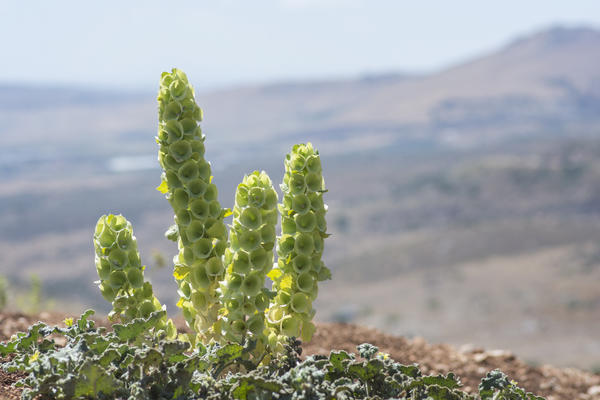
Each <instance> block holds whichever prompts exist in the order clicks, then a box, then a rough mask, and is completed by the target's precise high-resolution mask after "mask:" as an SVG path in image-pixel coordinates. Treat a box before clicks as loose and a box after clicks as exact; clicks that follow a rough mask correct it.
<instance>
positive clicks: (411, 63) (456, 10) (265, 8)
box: [0, 0, 600, 90]
mask: <svg viewBox="0 0 600 400" xmlns="http://www.w3.org/2000/svg"><path fill="white" fill-rule="evenodd" d="M554 24H561V25H567V26H573V25H588V26H592V27H600V1H597V0H589V1H577V0H570V1H560V0H557V1H552V0H529V1H523V0H502V1H495V2H492V1H481V0H453V1H446V0H437V1H430V0H419V1H403V0H381V1H378V0H264V1H263V0H254V1H248V0H238V1H233V0H213V1H200V0H195V1H193V0H190V1H154V0H103V1H95V2H93V1H82V0H71V1H61V0H53V1H49V0H37V1H34V0H29V1H17V0H5V1H3V4H2V7H1V11H0V38H1V39H0V45H1V46H0V49H1V53H0V54H1V55H0V82H3V83H7V82H9V83H43V84H52V85H56V84H69V85H78V86H93V87H116V88H120V87H124V88H130V89H148V90H154V87H155V86H156V82H157V80H158V77H159V75H160V72H161V71H163V70H166V69H170V68H171V67H172V66H177V67H179V68H182V69H183V70H185V71H186V72H187V73H188V75H190V76H192V81H193V82H194V84H195V85H196V86H197V87H199V88H204V89H207V88H216V87H222V86H231V85H235V84H239V83H253V82H267V81H281V80H288V79H293V80H299V79H319V78H332V77H347V76H358V75H362V74H371V73H378V72H388V71H434V70H437V69H440V68H443V67H445V66H448V65H451V64H455V63H458V62H460V61H462V60H465V59H468V58H472V57H474V56H477V55H479V54H482V53H485V52H488V51H491V50H493V49H495V48H497V47H498V46H501V45H503V44H505V43H506V42H507V41H509V40H512V39H513V38H514V37H515V36H520V35H523V34H527V33H531V32H534V31H536V30H539V29H543V28H546V27H549V26H551V25H554Z"/></svg>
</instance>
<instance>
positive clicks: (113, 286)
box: [94, 214, 177, 338]
mask: <svg viewBox="0 0 600 400" xmlns="http://www.w3.org/2000/svg"><path fill="white" fill-rule="evenodd" d="M94 248H95V250H96V270H97V271H98V276H99V277H100V281H99V282H98V286H99V287H100V292H101V293H102V296H103V297H104V298H105V299H106V300H108V301H110V302H111V303H112V305H113V310H112V311H111V312H110V314H109V319H111V320H115V319H120V320H121V321H122V322H129V321H131V320H132V319H134V318H141V317H144V318H146V317H148V315H150V314H151V313H152V312H154V311H160V310H162V309H163V305H162V304H160V301H158V299H157V298H156V297H155V296H154V293H153V290H152V285H151V284H150V282H146V281H144V272H143V271H144V267H143V266H142V262H141V260H140V254H139V252H138V248H137V241H136V239H135V236H133V229H132V227H131V223H130V222H129V221H127V220H126V219H125V217H123V216H122V215H112V214H111V215H103V216H102V217H100V219H99V220H98V222H97V223H96V230H95V233H94ZM157 330H164V331H165V333H166V334H167V336H168V337H169V338H175V336H176V334H177V332H176V330H175V325H173V321H171V320H170V319H169V320H167V319H166V317H165V319H164V321H162V322H161V324H160V325H159V326H158V329H157Z"/></svg>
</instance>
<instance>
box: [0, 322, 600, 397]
mask: <svg viewBox="0 0 600 400" xmlns="http://www.w3.org/2000/svg"><path fill="white" fill-rule="evenodd" d="M38 320H43V321H45V322H47V323H49V324H60V323H62V321H63V320H64V315H60V314H56V313H53V314H51V313H42V314H40V315H39V316H37V317H31V316H26V315H23V314H14V313H0V341H4V340H6V339H8V338H9V337H10V336H11V335H12V334H14V333H15V332H18V331H25V330H27V327H29V325H31V324H32V323H34V322H37V321H38ZM98 322H100V323H101V324H103V325H104V324H105V323H106V322H105V321H101V320H100V321H98ZM365 342H368V343H371V344H373V345H375V346H378V347H379V350H380V351H382V352H385V353H388V354H389V355H390V356H391V357H392V358H394V359H395V360H397V361H399V362H401V363H404V364H412V363H418V364H419V365H420V366H421V370H422V371H423V372H424V373H425V374H447V373H448V372H454V373H455V374H456V375H457V376H459V377H460V379H461V381H462V382H463V385H464V389H465V390H466V391H468V392H471V393H473V392H476V391H477V385H478V384H479V381H480V380H481V378H482V377H483V376H485V374H486V373H487V372H488V371H490V370H492V369H495V368H499V369H501V370H502V371H504V372H505V373H506V374H507V375H508V376H509V377H510V378H511V379H514V380H515V381H517V382H518V383H519V385H520V386H522V387H524V388H525V389H527V390H528V391H531V392H533V393H535V394H538V395H542V396H545V397H546V398H547V399H548V400H559V399H560V400H598V399H600V374H593V373H590V372H585V371H580V370H577V369H560V368H555V367H551V366H542V367H534V366H529V365H527V364H525V363H524V362H523V361H521V360H519V359H517V358H516V357H515V356H514V355H512V354H511V353H509V352H506V351H485V350H483V349H478V348H468V347H464V348H461V349H456V348H454V347H452V346H448V345H445V344H436V345H433V344H428V343H426V342H425V341H424V340H423V339H420V338H415V339H411V340H408V339H406V338H403V337H396V336H392V335H387V334H384V333H381V332H379V331H377V330H374V329H369V328H364V327H361V326H356V325H350V324H332V323H321V324H318V325H317V332H316V333H315V336H314V338H313V340H312V342H311V343H309V344H305V345H304V346H303V349H304V354H303V355H304V356H305V355H309V354H329V352H330V351H331V349H337V350H346V351H348V352H356V346H357V345H359V344H361V343H365ZM4 361H6V359H0V362H4ZM21 377H22V376H21V375H18V374H7V373H5V372H3V371H2V370H1V369H0V399H18V398H19V397H20V393H21V390H20V389H18V388H14V387H12V386H11V384H12V383H14V382H15V381H17V380H18V379H20V378H21Z"/></svg>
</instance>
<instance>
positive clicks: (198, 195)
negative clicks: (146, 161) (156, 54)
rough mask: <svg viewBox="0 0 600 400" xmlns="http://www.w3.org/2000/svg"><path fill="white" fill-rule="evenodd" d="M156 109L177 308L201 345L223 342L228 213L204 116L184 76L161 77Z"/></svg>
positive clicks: (174, 72) (177, 73)
mask: <svg viewBox="0 0 600 400" xmlns="http://www.w3.org/2000/svg"><path fill="white" fill-rule="evenodd" d="M158 108H159V110H158V111H159V112H158V115H159V129H158V137H157V139H156V140H157V142H158V144H159V146H160V149H159V153H158V160H159V162H160V165H161V166H162V168H163V170H164V172H163V174H162V183H161V185H160V186H159V187H158V188H157V189H158V190H159V191H161V192H162V193H164V194H166V197H167V199H168V201H169V203H170V204H171V206H172V207H173V211H174V212H175V225H174V226H172V227H171V228H170V229H169V230H168V231H167V233H166V236H167V237H168V238H169V239H172V240H175V241H177V243H178V247H179V254H178V255H177V256H175V258H174V264H175V270H174V274H173V275H174V276H175V280H176V281H177V284H178V286H179V291H178V293H179V296H180V299H179V302H178V303H177V304H178V306H179V307H181V308H182V310H183V315H184V317H185V319H186V322H187V324H188V326H189V327H190V328H191V329H192V330H194V331H195V332H196V333H197V339H199V340H201V341H203V342H208V341H210V339H215V340H219V336H220V332H221V328H220V326H219V324H220V322H219V320H218V311H219V309H220V308H221V306H220V301H219V298H218V292H217V289H218V288H219V282H220V281H221V280H223V276H224V272H225V268H224V266H223V261H222V257H223V253H224V252H225V249H226V248H227V231H226V229H225V223H224V222H223V218H224V217H225V216H226V211H225V210H223V209H222V208H221V205H220V204H219V202H218V200H217V187H216V186H215V185H214V184H213V183H212V182H211V181H212V176H211V167H210V163H208V162H207V161H206V160H205V159H204V135H203V134H202V131H201V129H200V126H199V122H200V121H201V120H202V110H201V109H200V107H198V105H197V104H196V101H195V99H194V89H193V88H192V86H191V85H190V84H189V82H188V80H187V77H186V75H185V74H184V73H183V72H182V71H180V70H178V69H173V70H172V72H171V73H168V72H164V73H163V74H162V78H161V82H160V90H159V94H158Z"/></svg>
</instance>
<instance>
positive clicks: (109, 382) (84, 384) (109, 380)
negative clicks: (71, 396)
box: [75, 360, 119, 398]
mask: <svg viewBox="0 0 600 400" xmlns="http://www.w3.org/2000/svg"><path fill="white" fill-rule="evenodd" d="M118 386H119V385H118V381H117V380H116V379H114V378H113V376H112V375H111V374H110V373H108V372H107V371H106V370H105V369H104V368H102V367H101V366H100V365H97V364H94V362H93V361H92V360H88V361H86V362H84V364H83V365H82V366H81V368H80V370H79V377H78V379H77V383H76V385H75V397H84V396H86V397H93V398H97V397H99V396H100V395H104V396H108V395H111V394H113V393H115V391H116V390H117V388H118Z"/></svg>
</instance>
